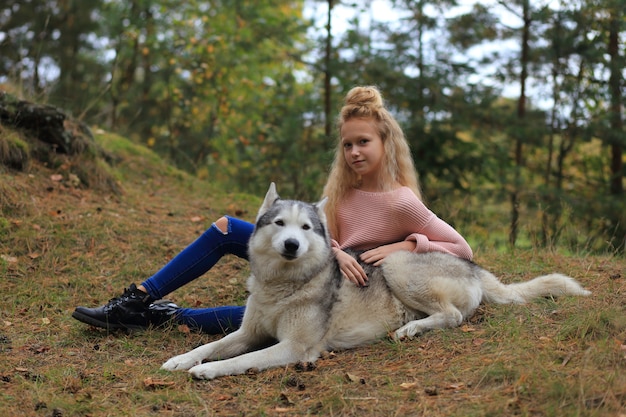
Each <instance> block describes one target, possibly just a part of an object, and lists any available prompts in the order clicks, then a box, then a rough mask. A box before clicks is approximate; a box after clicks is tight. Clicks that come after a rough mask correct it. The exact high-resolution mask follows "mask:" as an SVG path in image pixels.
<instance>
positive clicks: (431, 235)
mask: <svg viewBox="0 0 626 417" xmlns="http://www.w3.org/2000/svg"><path fill="white" fill-rule="evenodd" d="M405 240H408V241H413V242H415V244H416V246H415V250H414V252H417V253H421V252H433V251H438V252H445V253H449V254H452V255H455V256H458V257H459V258H464V259H467V260H472V257H473V256H474V255H473V253H472V249H471V247H470V245H469V244H468V243H467V241H466V240H465V239H464V238H463V236H461V235H460V234H459V232H457V231H456V230H454V228H453V227H452V226H450V225H449V224H448V223H446V222H444V221H443V220H441V219H440V218H439V217H437V216H435V215H434V214H433V216H432V217H431V218H430V220H429V221H428V222H427V223H426V225H425V226H424V227H423V228H422V229H421V230H420V231H419V232H418V233H412V234H410V235H409V236H407V238H406V239H405Z"/></svg>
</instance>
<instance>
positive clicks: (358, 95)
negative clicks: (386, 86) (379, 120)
mask: <svg viewBox="0 0 626 417" xmlns="http://www.w3.org/2000/svg"><path fill="white" fill-rule="evenodd" d="M345 105H346V106H356V107H369V108H375V109H377V108H381V107H383V97H382V95H381V94H380V91H379V90H378V88H377V87H374V86H360V87H354V88H353V89H351V90H350V91H348V94H346V98H345Z"/></svg>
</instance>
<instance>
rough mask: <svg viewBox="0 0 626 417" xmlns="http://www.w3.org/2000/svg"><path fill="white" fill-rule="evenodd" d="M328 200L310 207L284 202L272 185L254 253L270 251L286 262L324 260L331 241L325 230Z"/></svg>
mask: <svg viewBox="0 0 626 417" xmlns="http://www.w3.org/2000/svg"><path fill="white" fill-rule="evenodd" d="M326 201H327V199H326V198H324V199H323V200H321V201H320V202H318V203H315V204H310V203H305V202H302V201H295V200H283V199H281V198H280V196H279V195H278V193H277V192H276V185H275V184H274V183H271V184H270V187H269V190H268V191H267V194H266V195H265V199H264V200H263V204H262V205H261V208H260V209H259V213H258V214H257V218H256V227H255V231H254V235H253V239H252V241H251V245H250V249H251V251H257V252H264V253H265V254H268V252H269V251H272V252H274V254H278V255H280V258H282V260H283V261H288V262H292V261H296V260H299V259H301V258H310V257H320V256H325V255H326V254H327V253H328V252H329V251H330V249H329V246H330V238H329V235H328V229H327V227H326V215H325V213H324V206H325V205H326Z"/></svg>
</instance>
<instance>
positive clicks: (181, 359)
mask: <svg viewBox="0 0 626 417" xmlns="http://www.w3.org/2000/svg"><path fill="white" fill-rule="evenodd" d="M200 363H202V361H200V360H198V359H197V358H195V357H194V356H193V355H190V354H188V353H186V354H183V355H178V356H174V357H173V358H171V359H169V360H168V361H167V362H165V363H164V364H163V365H162V366H161V369H165V370H166V371H186V370H187V369H190V368H193V367H194V366H196V365H199V364H200Z"/></svg>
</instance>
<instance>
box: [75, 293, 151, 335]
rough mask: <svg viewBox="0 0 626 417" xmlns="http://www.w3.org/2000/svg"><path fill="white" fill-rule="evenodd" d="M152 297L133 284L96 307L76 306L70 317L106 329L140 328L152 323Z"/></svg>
mask: <svg viewBox="0 0 626 417" xmlns="http://www.w3.org/2000/svg"><path fill="white" fill-rule="evenodd" d="M153 301H154V299H153V298H152V297H151V296H150V295H149V294H147V293H145V292H143V291H141V290H138V289H137V286H135V284H131V285H130V288H128V289H125V290H124V294H122V295H121V296H119V297H116V298H112V299H111V300H109V302H108V303H107V304H105V305H103V306H100V307H96V308H87V307H76V309H75V310H74V312H73V313H72V317H74V318H75V319H76V320H78V321H81V322H83V323H86V324H90V325H92V326H96V327H101V328H103V329H107V330H113V329H132V330H141V329H146V328H148V327H150V325H151V324H152V320H151V313H150V310H149V307H150V305H151V304H152V302H153Z"/></svg>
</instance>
